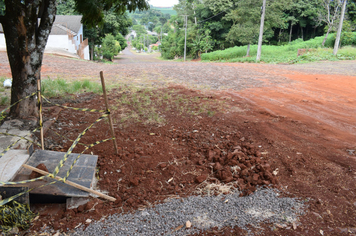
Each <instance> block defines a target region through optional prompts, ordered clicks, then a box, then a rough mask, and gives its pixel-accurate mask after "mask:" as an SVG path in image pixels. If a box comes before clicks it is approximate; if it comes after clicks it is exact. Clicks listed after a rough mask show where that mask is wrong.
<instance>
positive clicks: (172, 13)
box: [151, 6, 177, 16]
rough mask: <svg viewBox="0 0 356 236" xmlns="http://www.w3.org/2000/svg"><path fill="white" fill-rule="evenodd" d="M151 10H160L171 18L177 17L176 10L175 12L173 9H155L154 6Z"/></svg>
mask: <svg viewBox="0 0 356 236" xmlns="http://www.w3.org/2000/svg"><path fill="white" fill-rule="evenodd" d="M151 9H155V10H159V11H161V12H162V13H163V14H170V15H171V16H172V15H177V12H176V11H175V10H173V7H154V6H151Z"/></svg>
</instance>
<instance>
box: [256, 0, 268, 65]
mask: <svg viewBox="0 0 356 236" xmlns="http://www.w3.org/2000/svg"><path fill="white" fill-rule="evenodd" d="M265 13H266V0H263V5H262V15H261V24H260V35H259V37H258V46H257V56H256V61H257V62H259V61H260V59H261V51H262V39H263V27H264V24H265Z"/></svg>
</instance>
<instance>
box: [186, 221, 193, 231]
mask: <svg viewBox="0 0 356 236" xmlns="http://www.w3.org/2000/svg"><path fill="white" fill-rule="evenodd" d="M185 227H186V228H187V229H189V228H190V227H192V223H191V222H190V221H189V220H188V221H187V222H185Z"/></svg>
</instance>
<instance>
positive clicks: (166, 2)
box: [148, 0, 178, 7]
mask: <svg viewBox="0 0 356 236" xmlns="http://www.w3.org/2000/svg"><path fill="white" fill-rule="evenodd" d="M148 3H149V4H150V5H153V6H154V7H173V6H174V5H175V4H178V0H148Z"/></svg>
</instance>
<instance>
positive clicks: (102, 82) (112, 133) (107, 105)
mask: <svg viewBox="0 0 356 236" xmlns="http://www.w3.org/2000/svg"><path fill="white" fill-rule="evenodd" d="M100 79H101V85H102V87H103V94H104V99H105V106H106V110H108V111H109V103H108V98H107V96H106V88H105V80H104V73H103V72H102V71H100ZM109 123H110V129H111V136H112V137H113V138H114V139H113V140H112V141H113V142H114V147H115V152H116V155H119V151H118V148H117V143H116V138H115V132H114V126H113V124H112V120H111V114H110V113H109Z"/></svg>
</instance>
